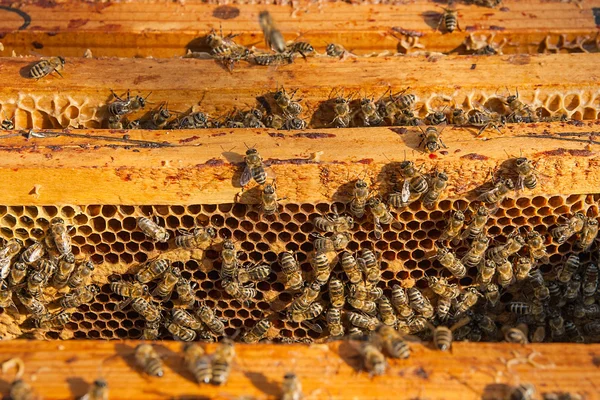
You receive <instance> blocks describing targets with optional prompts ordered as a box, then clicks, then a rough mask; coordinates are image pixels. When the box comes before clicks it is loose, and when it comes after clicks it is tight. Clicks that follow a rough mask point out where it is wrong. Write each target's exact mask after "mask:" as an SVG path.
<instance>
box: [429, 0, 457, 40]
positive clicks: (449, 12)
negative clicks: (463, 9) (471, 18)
mask: <svg viewBox="0 0 600 400" xmlns="http://www.w3.org/2000/svg"><path fill="white" fill-rule="evenodd" d="M448 6H449V7H451V6H452V1H449V2H448ZM442 10H444V13H443V14H442V16H441V18H440V21H439V22H438V25H437V27H436V28H435V30H436V31H437V30H439V29H440V25H442V23H443V24H444V28H445V29H446V32H448V33H452V32H454V31H455V30H456V29H458V30H459V31H461V30H462V29H460V26H459V24H458V10H457V9H454V8H445V7H442Z"/></svg>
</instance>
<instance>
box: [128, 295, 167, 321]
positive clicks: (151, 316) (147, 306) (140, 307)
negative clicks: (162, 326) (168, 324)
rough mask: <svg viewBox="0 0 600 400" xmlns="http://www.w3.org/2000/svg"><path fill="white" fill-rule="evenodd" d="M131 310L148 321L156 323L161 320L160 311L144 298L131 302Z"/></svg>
mask: <svg viewBox="0 0 600 400" xmlns="http://www.w3.org/2000/svg"><path fill="white" fill-rule="evenodd" d="M131 308H132V309H133V310H134V311H135V312H137V313H138V314H140V315H141V316H142V318H144V319H145V320H146V321H150V322H152V321H156V320H158V319H160V316H161V314H160V309H159V308H158V307H157V306H156V305H154V304H153V303H151V302H150V301H148V300H146V299H145V298H143V297H136V298H134V299H133V300H132V301H131Z"/></svg>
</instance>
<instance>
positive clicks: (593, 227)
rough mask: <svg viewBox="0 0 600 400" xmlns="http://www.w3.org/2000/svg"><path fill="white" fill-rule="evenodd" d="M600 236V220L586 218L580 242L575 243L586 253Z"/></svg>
mask: <svg viewBox="0 0 600 400" xmlns="http://www.w3.org/2000/svg"><path fill="white" fill-rule="evenodd" d="M597 236H598V220H597V219H596V218H591V217H586V218H585V221H584V224H583V228H582V229H581V234H580V235H579V240H577V242H576V243H575V244H576V245H577V247H580V248H582V249H583V250H584V251H586V250H588V249H589V248H590V246H591V245H592V244H593V243H594V241H595V240H596V237H597Z"/></svg>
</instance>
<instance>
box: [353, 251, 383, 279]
mask: <svg viewBox="0 0 600 400" xmlns="http://www.w3.org/2000/svg"><path fill="white" fill-rule="evenodd" d="M357 263H358V268H359V269H360V270H361V271H362V272H363V273H364V274H365V278H366V280H367V283H368V284H369V285H370V286H371V287H373V286H375V285H376V284H377V283H378V282H379V281H380V280H381V268H380V267H379V263H378V262H377V257H376V256H375V253H373V252H372V251H371V250H369V249H362V250H361V252H360V258H359V259H358V260H357Z"/></svg>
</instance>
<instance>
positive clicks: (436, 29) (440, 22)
mask: <svg viewBox="0 0 600 400" xmlns="http://www.w3.org/2000/svg"><path fill="white" fill-rule="evenodd" d="M443 20H444V16H443V15H442V17H441V18H440V20H439V22H438V24H437V26H436V27H435V32H437V31H439V30H440V25H442V21H443ZM440 32H441V31H440Z"/></svg>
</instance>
